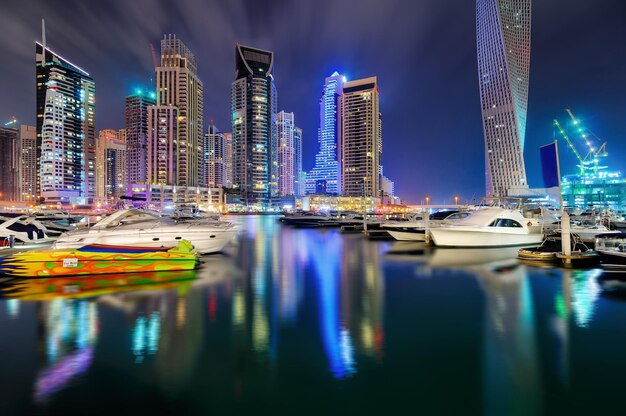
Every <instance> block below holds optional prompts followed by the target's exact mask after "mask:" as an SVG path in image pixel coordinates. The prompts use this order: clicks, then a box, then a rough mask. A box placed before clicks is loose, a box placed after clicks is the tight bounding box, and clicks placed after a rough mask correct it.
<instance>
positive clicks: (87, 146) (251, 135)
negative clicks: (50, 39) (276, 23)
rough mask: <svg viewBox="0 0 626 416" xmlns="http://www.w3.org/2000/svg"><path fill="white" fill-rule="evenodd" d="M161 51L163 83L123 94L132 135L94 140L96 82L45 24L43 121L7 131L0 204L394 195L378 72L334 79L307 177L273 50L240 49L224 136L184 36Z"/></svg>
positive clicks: (278, 202) (40, 71) (40, 92)
mask: <svg viewBox="0 0 626 416" xmlns="http://www.w3.org/2000/svg"><path fill="white" fill-rule="evenodd" d="M160 46H161V49H160V59H159V60H158V61H157V58H156V56H154V59H155V68H154V71H155V76H154V80H155V81H154V83H155V84H154V87H153V88H151V89H145V88H143V89H142V88H139V89H137V90H136V91H133V92H132V93H131V94H129V95H128V96H126V97H125V98H124V101H123V114H124V126H123V128H121V129H110V128H105V129H100V130H99V131H98V134H97V136H96V130H95V114H96V111H95V110H96V108H95V107H96V97H95V81H94V79H93V78H92V77H91V75H90V74H89V73H88V72H87V71H85V70H84V69H82V68H80V67H79V66H77V65H75V64H73V63H71V62H70V61H68V60H67V59H65V58H63V57H62V56H60V55H59V54H57V53H56V52H53V51H52V50H51V49H50V48H48V47H47V46H46V39H45V28H44V25H43V22H42V42H36V43H35V63H36V96H37V100H36V101H37V103H36V106H37V108H36V120H37V123H36V126H33V127H31V126H25V125H24V126H21V127H20V129H19V130H18V129H17V128H16V126H13V128H6V129H2V131H1V132H0V133H1V134H2V142H0V146H3V147H2V148H3V149H5V148H6V151H5V152H4V155H5V156H6V157H5V158H4V159H3V160H2V161H0V163H1V164H2V166H6V168H5V170H6V172H3V173H6V176H7V179H6V180H5V181H3V188H2V189H3V191H0V194H1V196H0V199H4V200H10V201H21V202H25V203H27V204H29V205H38V204H45V205H47V206H57V207H68V206H91V207H96V206H97V207H104V208H108V207H114V206H118V205H119V203H120V201H119V200H120V198H124V197H128V198H130V200H131V201H144V200H145V201H157V200H158V201H159V204H160V205H176V204H179V203H185V202H186V200H185V199H189V198H191V199H194V200H195V201H203V202H204V203H206V204H209V205H211V206H214V207H221V208H222V209H223V207H224V206H225V205H229V206H231V207H234V209H236V210H244V211H245V210H277V209H281V208H283V207H291V208H295V207H296V205H297V204H300V199H301V198H302V197H304V196H305V195H319V196H323V197H333V196H339V195H346V196H350V197H356V198H359V197H367V198H381V197H384V196H393V182H391V181H389V180H388V179H387V178H384V177H383V175H382V172H383V170H382V163H381V156H382V128H381V113H380V110H379V103H378V94H379V93H378V85H377V80H376V77H372V78H366V79H363V80H353V81H349V82H348V81H347V80H346V79H345V77H343V76H341V75H340V74H339V73H337V72H335V73H333V74H332V75H331V76H330V77H327V78H326V79H325V84H324V88H323V92H322V97H321V99H320V125H319V130H318V135H317V137H318V143H319V146H320V147H319V151H318V153H317V156H316V159H315V166H314V167H313V168H312V169H311V170H310V171H308V172H305V171H304V166H303V154H302V152H303V149H304V148H305V147H306V146H305V144H304V142H303V140H304V139H306V138H307V136H305V135H304V134H303V131H302V129H301V128H300V127H298V125H297V117H296V115H295V114H294V113H293V112H288V111H285V110H282V111H279V110H278V94H277V88H276V83H275V80H274V76H273V65H274V53H273V52H271V51H267V50H263V49H259V48H255V47H249V46H244V45H240V44H236V45H235V79H234V81H233V83H232V85H231V120H230V129H231V131H230V132H221V131H220V130H219V129H218V128H217V126H216V125H215V123H214V122H213V120H211V123H210V125H209V126H207V129H206V131H205V130H204V127H205V123H204V116H203V113H204V86H203V83H202V81H201V80H200V79H199V76H198V66H197V62H196V60H195V55H194V53H193V52H192V51H191V49H190V48H188V47H187V45H185V43H183V41H182V40H181V39H180V38H178V37H177V36H176V35H171V34H170V35H164V37H163V38H162V39H161V44H160ZM5 159H6V160H5ZM142 195H144V196H143V197H142ZM216 197H219V200H216ZM181 198H183V199H181ZM187 202H193V201H187ZM161 208H162V206H161Z"/></svg>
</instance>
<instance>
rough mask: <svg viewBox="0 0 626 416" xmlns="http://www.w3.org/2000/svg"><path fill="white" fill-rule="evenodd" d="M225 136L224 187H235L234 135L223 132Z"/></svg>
mask: <svg viewBox="0 0 626 416" xmlns="http://www.w3.org/2000/svg"><path fill="white" fill-rule="evenodd" d="M222 135H223V136H224V187H225V188H232V187H233V155H234V153H233V135H232V133H231V132H224V133H222Z"/></svg>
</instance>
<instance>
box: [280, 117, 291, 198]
mask: <svg viewBox="0 0 626 416" xmlns="http://www.w3.org/2000/svg"><path fill="white" fill-rule="evenodd" d="M276 130H277V134H278V151H277V163H278V170H277V172H278V175H277V179H278V195H280V196H288V195H294V194H295V187H294V185H295V178H296V171H295V141H294V135H295V124H294V117H293V113H286V112H284V111H281V112H280V113H278V114H277V116H276Z"/></svg>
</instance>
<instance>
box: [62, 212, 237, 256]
mask: <svg viewBox="0 0 626 416" xmlns="http://www.w3.org/2000/svg"><path fill="white" fill-rule="evenodd" d="M236 234H237V228H236V226H235V225H233V224H231V223H227V222H216V221H214V220H190V221H177V220H174V219H172V218H168V217H163V216H161V215H160V214H159V213H158V212H154V211H148V210H138V209H125V210H120V211H117V212H115V213H113V214H111V215H109V216H108V217H106V218H104V219H102V220H100V221H99V222H97V223H96V224H94V225H93V226H92V227H91V228H88V229H76V230H73V231H69V232H67V233H65V234H63V235H61V236H60V237H59V238H58V239H57V241H56V242H55V243H54V245H53V248H56V249H65V248H78V247H82V246H84V245H87V244H110V245H137V246H147V247H160V246H174V245H176V244H177V243H178V242H179V241H180V240H189V241H190V242H191V244H193V245H194V247H195V248H196V250H198V252H200V253H201V254H209V253H215V252H218V251H221V250H222V249H223V248H224V247H225V246H226V245H227V244H228V243H229V242H230V241H232V240H233V239H234V237H235V236H236Z"/></svg>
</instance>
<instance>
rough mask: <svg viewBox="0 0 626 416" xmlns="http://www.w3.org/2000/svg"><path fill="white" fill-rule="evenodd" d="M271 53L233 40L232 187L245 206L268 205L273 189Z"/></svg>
mask: <svg viewBox="0 0 626 416" xmlns="http://www.w3.org/2000/svg"><path fill="white" fill-rule="evenodd" d="M273 63H274V53H273V52H270V51H265V50H262V49H257V48H251V47H248V46H243V45H239V44H237V45H236V46H235V81H234V82H233V84H232V89H231V97H232V101H231V110H232V141H233V149H234V152H233V153H234V154H233V188H234V189H235V190H237V191H238V192H239V193H240V195H241V202H242V204H244V205H247V206H257V207H260V208H263V207H269V206H270V205H271V198H272V196H273V195H276V193H277V174H278V173H277V169H278V163H277V160H276V159H277V139H276V136H277V133H276V123H275V122H276V108H277V97H276V87H275V85H274V78H273V76H272V66H273Z"/></svg>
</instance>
